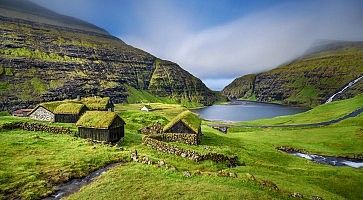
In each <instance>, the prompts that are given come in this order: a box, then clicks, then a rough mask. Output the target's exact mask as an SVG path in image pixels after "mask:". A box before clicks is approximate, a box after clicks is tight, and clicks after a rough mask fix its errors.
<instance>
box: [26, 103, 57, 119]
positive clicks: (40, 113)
mask: <svg viewBox="0 0 363 200" xmlns="http://www.w3.org/2000/svg"><path fill="white" fill-rule="evenodd" d="M29 117H30V118H31V119H35V120H40V121H49V122H54V114H53V113H52V112H50V111H49V110H47V109H45V108H43V107H38V108H37V109H36V110H35V111H34V112H33V113H31V114H30V115H29Z"/></svg>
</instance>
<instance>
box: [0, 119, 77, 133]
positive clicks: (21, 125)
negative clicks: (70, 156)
mask: <svg viewBox="0 0 363 200" xmlns="http://www.w3.org/2000/svg"><path fill="white" fill-rule="evenodd" d="M1 129H3V130H12V129H23V130H26V131H45V132H50V133H55V134H69V135H76V134H77V133H76V132H74V131H72V130H70V129H69V128H64V127H56V126H48V125H46V124H40V123H30V122H12V123H7V124H3V125H1V126H0V130H1Z"/></svg>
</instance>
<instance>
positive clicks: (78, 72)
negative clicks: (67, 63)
mask: <svg viewBox="0 0 363 200" xmlns="http://www.w3.org/2000/svg"><path fill="white" fill-rule="evenodd" d="M70 76H72V77H87V76H88V75H87V74H86V73H84V72H83V71H81V70H74V71H71V72H70Z"/></svg>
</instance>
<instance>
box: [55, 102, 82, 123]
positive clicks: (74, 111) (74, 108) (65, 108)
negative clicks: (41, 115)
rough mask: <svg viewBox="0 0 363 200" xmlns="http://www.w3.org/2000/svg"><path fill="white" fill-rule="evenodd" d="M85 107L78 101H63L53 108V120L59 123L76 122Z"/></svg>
mask: <svg viewBox="0 0 363 200" xmlns="http://www.w3.org/2000/svg"><path fill="white" fill-rule="evenodd" d="M86 111H87V107H86V106H85V105H83V104H80V103H72V102H70V103H63V104H61V105H59V106H58V107H57V108H56V109H55V110H54V115H55V118H54V121H55V122H61V123H76V122H77V121H78V119H79V118H80V117H81V116H82V114H83V113H85V112H86Z"/></svg>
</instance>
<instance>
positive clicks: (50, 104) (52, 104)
mask: <svg viewBox="0 0 363 200" xmlns="http://www.w3.org/2000/svg"><path fill="white" fill-rule="evenodd" d="M63 103H64V101H51V102H45V103H41V104H39V105H40V106H43V107H44V108H45V109H47V110H49V111H51V112H54V110H55V109H56V108H57V107H58V106H59V105H61V104H63Z"/></svg>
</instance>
